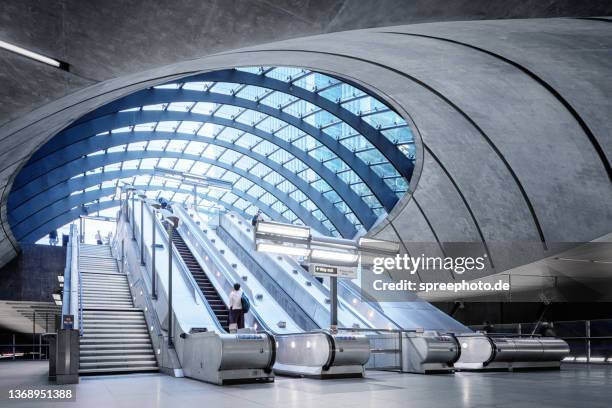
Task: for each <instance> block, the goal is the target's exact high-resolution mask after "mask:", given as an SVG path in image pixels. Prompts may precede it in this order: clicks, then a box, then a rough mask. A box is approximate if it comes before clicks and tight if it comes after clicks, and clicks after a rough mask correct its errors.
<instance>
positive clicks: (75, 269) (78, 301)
mask: <svg viewBox="0 0 612 408" xmlns="http://www.w3.org/2000/svg"><path fill="white" fill-rule="evenodd" d="M68 242H69V244H68V247H67V248H66V266H65V267H64V289H63V295H62V316H61V317H62V321H61V328H64V316H66V315H72V316H73V319H74V322H73V328H74V329H78V330H79V332H80V334H81V335H83V327H82V326H83V325H82V324H81V321H82V320H83V303H82V297H83V296H82V293H83V289H82V283H81V271H80V269H79V230H78V228H77V226H76V225H75V224H71V225H70V235H69V241H68Z"/></svg>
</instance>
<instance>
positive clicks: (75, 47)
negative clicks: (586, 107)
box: [0, 0, 612, 124]
mask: <svg viewBox="0 0 612 408" xmlns="http://www.w3.org/2000/svg"><path fill="white" fill-rule="evenodd" d="M609 14H612V4H611V3H610V2H609V1H606V0H590V1H573V0H547V1H541V0H410V1H406V0H268V1H259V0H182V1H165V0H147V1H142V0H141V1H122V0H88V1H82V0H60V1H48V0H3V1H2V2H1V3H0V39H1V40H4V41H9V42H13V43H16V44H18V45H21V46H23V47H27V48H29V49H32V50H35V51H37V52H40V53H43V54H45V55H49V56H51V57H54V58H57V59H60V60H63V61H65V62H68V63H69V64H70V65H71V72H70V73H66V72H63V71H59V70H56V69H54V68H51V67H47V66H45V65H43V64H40V63H37V62H32V61H30V60H27V59H25V58H22V57H19V56H16V55H13V54H11V53H9V52H6V51H3V50H0V81H1V82H2V84H3V86H2V87H1V88H0V100H2V104H0V124H2V123H5V122H6V121H8V120H10V119H14V118H17V117H19V116H20V115H22V114H25V113H27V112H29V111H31V110H33V109H34V108H36V107H38V106H41V105H42V104H44V103H47V102H50V101H52V100H54V99H57V98H59V97H61V96H64V95H67V94H69V93H70V92H73V91H75V90H77V89H81V88H83V87H85V86H86V85H89V84H92V83H95V82H98V81H101V80H105V79H109V78H113V77H117V76H120V75H125V74H128V73H132V72H138V71H141V70H145V69H150V68H154V67H158V66H162V65H166V64H171V63H175V62H176V61H183V60H188V59H194V58H199V57H202V56H205V55H209V54H211V53H214V52H222V51H226V50H230V49H234V48H239V47H245V46H249V45H254V44H262V43H265V42H272V41H279V40H284V39H289V38H297V37H302V36H306V35H314V34H321V33H327V32H334V31H343V30H350V29H359V28H369V27H382V26H389V25H397V24H407V23H415V22H425V21H449V20H477V19H501V18H533V17H559V16H574V17H578V16H597V15H609Z"/></svg>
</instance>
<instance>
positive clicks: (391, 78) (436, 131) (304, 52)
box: [0, 19, 612, 273]
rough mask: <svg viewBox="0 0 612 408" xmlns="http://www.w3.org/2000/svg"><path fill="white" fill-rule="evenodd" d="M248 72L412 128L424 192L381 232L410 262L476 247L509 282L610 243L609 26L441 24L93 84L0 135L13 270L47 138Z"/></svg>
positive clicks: (286, 46)
mask: <svg viewBox="0 0 612 408" xmlns="http://www.w3.org/2000/svg"><path fill="white" fill-rule="evenodd" d="M406 33H408V34H410V35H406ZM431 37H436V38H431ZM244 61H248V65H282V64H284V65H295V66H303V67H306V68H309V69H314V70H318V71H322V72H328V73H330V74H332V75H336V76H338V77H344V78H346V79H349V80H351V81H353V82H356V83H359V84H361V85H362V86H364V87H366V88H368V89H369V90H370V91H372V92H374V93H376V94H377V95H378V96H379V97H380V98H382V99H383V100H385V101H386V102H387V103H388V104H390V105H391V106H393V107H394V108H395V110H396V111H397V112H398V113H400V114H401V115H403V116H404V117H405V118H407V119H409V120H411V122H412V123H413V125H414V127H415V129H417V130H418V133H419V134H420V137H421V138H422V143H419V156H418V159H417V166H416V167H417V168H416V171H415V175H414V176H413V186H414V185H416V189H415V191H414V193H413V194H412V195H408V196H407V197H405V198H404V199H402V201H400V203H399V204H398V205H397V206H396V207H395V209H394V210H393V211H392V213H391V215H390V217H389V218H388V219H387V220H386V221H385V222H383V223H382V224H380V225H379V226H378V227H375V229H374V230H373V231H371V233H372V234H373V235H377V236H379V237H381V238H390V239H400V240H401V241H402V243H403V245H404V247H405V250H407V251H410V247H411V245H413V244H412V243H413V242H421V241H425V240H435V241H437V242H439V243H445V242H449V241H460V242H461V241H469V242H476V243H480V245H481V247H482V250H484V251H486V252H488V255H489V257H490V260H491V262H492V264H493V265H494V267H495V271H497V272H499V271H501V270H504V269H507V268H510V267H513V266H516V265H520V264H524V263H528V262H531V261H533V260H535V259H539V258H543V257H545V256H549V255H551V254H553V253H554V252H555V251H556V250H557V243H559V242H580V241H590V240H592V239H594V238H597V237H599V236H602V235H605V234H607V233H609V232H610V230H612V206H611V205H610V203H612V188H611V181H610V180H611V174H610V150H609V149H610V146H611V145H612V140H611V138H612V136H611V133H610V132H609V126H610V123H609V119H607V117H608V116H609V112H611V111H612V109H611V103H612V102H611V97H610V95H612V89H611V88H612V83H610V82H609V81H607V80H605V78H609V77H611V76H612V64H610V61H612V24H610V23H609V22H605V21H600V20H581V19H547V20H512V21H483V22H455V23H432V24H422V25H411V26H400V27H390V28H389V27H386V28H382V29H371V30H362V31H355V32H342V33H336V34H328V35H321V36H315V37H309V38H299V39H295V40H288V41H283V42H278V43H274V44H267V45H262V46H258V47H251V48H247V49H241V50H237V51H233V52H227V53H222V54H218V55H213V56H210V57H206V58H202V59H198V60H192V61H186V62H182V63H178V64H174V65H170V66H166V67H163V68H158V69H155V70H150V71H147V72H144V73H139V74H133V75H130V76H126V77H122V78H118V79H115V80H110V81H107V82H104V83H100V84H96V85H94V86H92V87H89V88H87V89H84V90H81V91H79V92H77V93H75V94H72V95H70V96H68V97H65V98H63V99H61V100H58V101H56V102H54V103H52V104H49V105H47V106H44V107H42V108H40V109H38V110H36V111H34V112H32V113H31V114H29V115H27V116H24V117H23V118H21V119H19V120H16V121H14V122H11V123H9V124H7V125H6V126H4V127H2V128H0V143H1V144H2V147H3V148H2V153H1V156H0V158H1V160H2V161H1V163H3V166H2V171H1V173H0V180H1V181H2V184H3V185H5V188H4V193H3V196H2V214H1V216H2V225H3V228H4V232H3V233H4V234H6V236H5V237H3V239H2V242H1V244H0V255H2V261H3V262H6V260H7V259H10V258H11V257H12V256H13V255H14V251H15V248H16V243H14V242H12V241H11V239H9V238H11V235H10V230H9V227H8V225H7V223H6V199H7V196H8V193H9V191H10V186H11V183H12V180H13V177H14V175H15V173H16V171H18V169H19V168H20V167H21V166H22V165H23V164H24V163H25V162H26V161H27V160H28V158H29V157H30V156H31V154H32V153H33V152H34V151H35V150H36V149H37V148H38V147H40V146H41V145H42V144H43V143H44V142H46V141H47V140H48V139H49V138H50V137H52V136H53V135H54V134H56V133H57V132H58V131H60V130H61V129H63V128H64V127H66V126H67V125H69V124H70V123H71V122H72V121H74V120H75V119H77V118H79V117H80V116H82V115H83V114H85V113H87V112H89V111H91V110H93V109H94V108H96V107H99V106H101V105H102V104H104V103H107V102H108V101H111V100H113V99H116V98H119V97H121V96H124V95H126V94H128V93H131V92H133V91H135V90H138V89H142V88H145V87H148V86H151V85H154V84H158V83H162V82H167V81H169V80H171V79H173V78H175V77H180V76H185V75H190V74H194V73H197V72H199V71H208V70H216V69H223V68H228V67H232V66H240V65H245V63H244ZM585 101H589V105H588V110H590V111H591V112H586V109H587V107H586V106H583V105H584V103H585ZM7 237H8V238H7ZM504 242H506V243H507V242H515V243H525V244H526V245H524V246H518V247H517V249H514V248H513V249H512V250H510V249H508V247H507V246H503V245H499V243H504ZM534 243H535V245H532V244H534ZM441 250H444V248H441ZM491 272H492V271H487V272H486V273H491Z"/></svg>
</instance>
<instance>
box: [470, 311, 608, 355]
mask: <svg viewBox="0 0 612 408" xmlns="http://www.w3.org/2000/svg"><path fill="white" fill-rule="evenodd" d="M540 324H541V323H511V324H497V325H495V326H494V330H495V332H496V333H495V334H496V335H514V336H516V335H520V336H532V333H533V332H534V331H535V330H534V329H537V328H538V327H539V326H540ZM552 324H553V325H552V329H553V331H554V332H555V335H556V337H558V338H560V339H563V340H565V341H566V342H567V343H568V345H569V347H570V355H569V356H568V357H566V358H565V359H564V360H563V361H564V362H570V363H572V362H575V363H608V364H610V363H612V319H598V320H570V321H553V322H552ZM471 328H473V329H474V330H482V329H483V326H481V325H479V326H471Z"/></svg>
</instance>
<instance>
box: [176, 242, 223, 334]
mask: <svg viewBox="0 0 612 408" xmlns="http://www.w3.org/2000/svg"><path fill="white" fill-rule="evenodd" d="M172 242H173V243H174V246H175V247H176V249H177V250H178V252H179V253H180V254H181V257H182V258H183V262H185V265H187V268H188V269H189V271H190V272H191V274H192V275H193V278H194V279H195V281H196V283H197V284H198V286H199V288H200V290H201V291H202V294H203V295H204V297H205V298H206V301H207V302H208V304H209V305H210V307H211V309H212V310H213V312H214V313H215V316H216V317H217V320H218V321H219V323H220V325H221V327H223V329H224V330H225V331H226V332H229V311H228V309H227V306H226V305H225V303H224V302H223V300H222V299H221V296H220V295H219V292H217V290H216V289H215V287H214V285H213V284H212V282H211V281H210V279H208V276H207V275H206V273H205V272H204V270H202V268H201V267H200V264H199V263H198V261H197V260H196V259H195V257H194V256H193V254H192V253H191V251H190V250H189V248H188V247H187V244H186V243H185V241H184V240H183V238H182V237H181V235H180V234H179V233H178V231H176V230H174V231H173V233H172Z"/></svg>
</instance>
